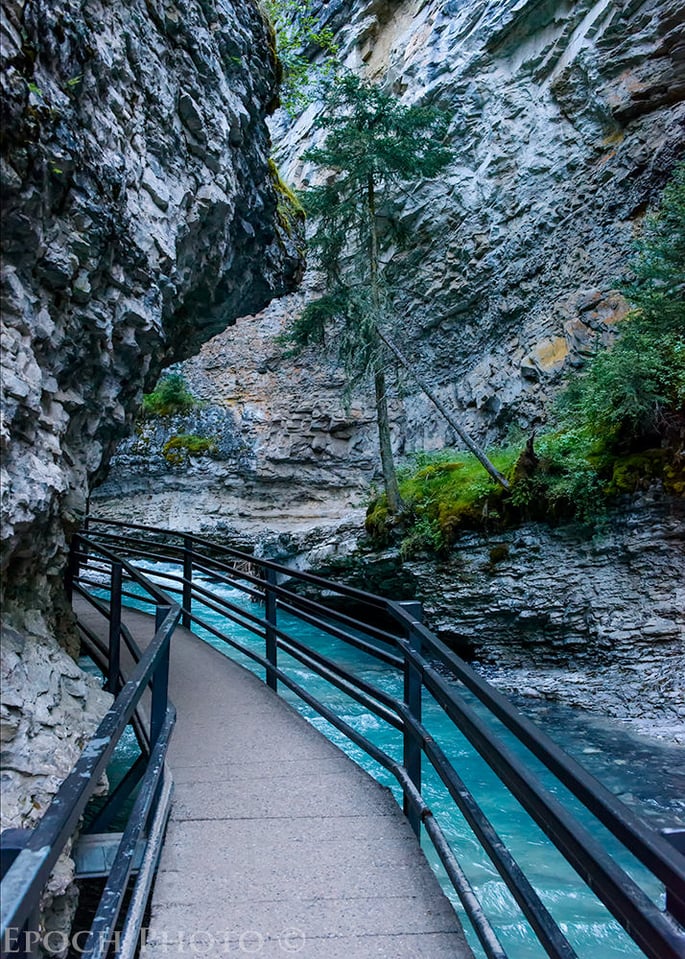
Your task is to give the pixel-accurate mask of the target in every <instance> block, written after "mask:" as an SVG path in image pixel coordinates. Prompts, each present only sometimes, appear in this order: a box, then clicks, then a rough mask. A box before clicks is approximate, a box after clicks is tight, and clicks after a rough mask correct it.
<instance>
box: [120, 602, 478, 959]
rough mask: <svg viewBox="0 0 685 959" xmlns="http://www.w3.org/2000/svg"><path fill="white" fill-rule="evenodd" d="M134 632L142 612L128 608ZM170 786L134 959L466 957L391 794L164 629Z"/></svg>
mask: <svg viewBox="0 0 685 959" xmlns="http://www.w3.org/2000/svg"><path fill="white" fill-rule="evenodd" d="M126 620H127V622H128V624H129V628H131V629H132V631H134V635H136V637H137V638H138V637H140V640H139V641H140V642H141V645H142V644H143V643H144V642H146V639H145V636H144V635H143V633H145V632H147V633H149V630H150V625H149V624H150V620H149V618H148V617H144V616H141V615H140V614H132V613H126ZM170 695H171V698H172V700H173V702H174V703H175V705H176V708H177V711H178V721H177V725H176V729H175V731H174V736H173V739H172V743H171V747H170V755H169V763H170V766H171V769H172V772H173V777H174V781H175V794H174V801H173V806H172V811H171V818H170V821H169V827H168V831H167V838H166V842H165V845H164V849H163V852H162V859H161V863H160V868H159V873H158V876H157V879H156V882H155V887H154V892H153V900H152V913H151V919H150V922H149V925H148V929H147V933H146V940H147V941H146V945H145V946H144V948H143V950H142V953H141V955H142V956H143V957H144V959H161V957H163V956H175V955H177V954H182V953H185V954H186V955H191V956H192V955H204V956H212V957H214V956H216V957H219V956H226V955H228V956H230V955H236V956H240V955H258V956H260V957H263V959H275V957H279V959H283V957H284V956H288V955H297V956H300V957H301V959H372V957H379V959H380V957H383V959H405V957H406V959H409V957H411V959H447V957H450V959H455V957H471V956H472V953H471V951H470V949H469V948H468V946H467V945H466V943H465V940H464V936H463V931H462V929H461V927H460V925H459V922H458V920H457V918H456V916H455V914H454V912H453V910H452V907H451V906H450V904H449V902H448V900H447V899H446V898H445V896H444V895H443V893H442V891H441V889H440V886H439V884H438V882H437V880H436V879H435V877H434V875H433V873H432V871H431V869H430V867H429V865H428V863H427V861H426V859H425V857H424V855H423V853H422V852H421V849H420V847H419V845H418V843H417V841H416V839H415V837H414V835H413V833H412V831H411V829H410V828H409V826H408V824H407V822H406V820H405V819H404V817H403V816H402V814H401V812H400V810H399V808H398V806H397V804H396V802H395V801H394V799H393V798H392V796H391V795H390V793H389V791H388V790H386V789H384V788H383V787H381V786H380V785H379V784H378V783H376V781H375V780H373V779H372V778H371V777H370V776H369V775H367V773H365V772H364V771H363V770H361V769H360V768H359V767H358V766H357V765H356V764H355V763H354V762H352V760H350V759H349V758H348V757H347V756H345V755H344V753H342V752H341V751H340V750H339V749H338V748H337V747H335V746H334V745H333V744H332V743H330V742H329V741H328V740H327V739H326V738H325V737H324V736H322V735H321V734H320V733H319V732H317V731H316V730H315V729H314V728H313V727H312V726H311V725H310V724H309V723H308V722H307V721H306V720H305V719H303V718H302V717H301V716H300V715H299V714H298V713H297V712H296V711H295V710H294V709H293V708H292V707H290V706H289V705H288V704H287V703H285V702H284V701H283V700H281V699H279V697H278V696H276V695H274V694H273V693H272V692H271V691H270V690H269V689H267V687H266V686H265V685H264V684H263V683H261V682H260V681H259V680H258V679H257V678H256V677H255V676H253V675H252V674H251V673H249V672H248V671H247V670H245V669H243V668H242V667H240V666H238V665H236V664H235V663H233V662H231V661H230V660H229V659H227V658H226V657H225V656H223V655H221V654H220V653H219V652H217V651H216V650H214V649H212V648H211V647H210V646H208V645H207V644H206V643H204V642H202V641H201V640H200V639H198V638H197V637H196V636H194V635H193V634H192V633H189V632H188V631H187V630H184V629H181V628H180V627H179V628H178V629H177V631H176V633H175V635H174V638H173V641H172V656H171V679H170Z"/></svg>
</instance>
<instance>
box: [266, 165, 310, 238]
mask: <svg viewBox="0 0 685 959" xmlns="http://www.w3.org/2000/svg"><path fill="white" fill-rule="evenodd" d="M269 173H270V174H271V179H272V181H273V184H274V186H275V187H276V195H277V197H278V206H277V207H276V215H277V216H278V221H279V223H280V224H281V226H282V228H283V229H284V230H285V232H286V233H287V234H288V236H292V235H293V234H294V233H298V232H300V231H301V230H302V227H303V224H304V219H305V214H304V207H303V206H302V204H301V203H300V201H299V200H298V198H297V196H296V195H295V193H294V192H293V191H292V190H291V189H290V187H289V186H288V184H287V183H286V182H285V180H283V178H282V177H281V174H280V171H279V169H278V166H277V165H276V162H275V161H274V160H271V159H270V160H269Z"/></svg>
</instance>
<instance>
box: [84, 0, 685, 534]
mask: <svg viewBox="0 0 685 959" xmlns="http://www.w3.org/2000/svg"><path fill="white" fill-rule="evenodd" d="M311 6H312V9H313V10H314V12H315V13H318V16H319V17H320V24H321V25H322V26H323V25H325V26H329V27H330V28H331V29H333V31H334V33H335V36H336V41H337V42H338V43H339V45H340V50H341V57H342V58H343V59H344V60H345V62H346V63H347V64H348V66H350V67H351V68H352V69H354V70H357V71H359V72H361V73H363V74H364V75H366V76H368V77H371V78H373V79H376V80H381V81H385V82H386V83H388V84H390V86H391V88H392V89H393V90H394V91H395V92H396V93H397V94H398V95H399V96H400V97H401V99H402V102H404V103H406V104H414V103H421V104H431V105H433V106H436V107H439V108H441V109H443V110H444V111H446V112H447V114H448V115H449V116H450V117H451V127H450V134H449V140H450V144H451V147H452V148H453V151H454V161H453V162H452V164H451V166H450V167H449V168H448V170H447V171H446V172H445V173H444V174H443V175H441V176H440V178H439V179H436V180H435V181H433V182H427V183H420V184H409V185H408V189H406V190H405V191H403V192H402V193H399V194H398V195H397V196H395V197H394V198H393V199H392V200H391V201H388V202H385V203H384V204H383V205H382V208H381V212H382V214H383V217H384V222H386V223H388V224H390V222H392V223H394V225H396V226H400V227H404V228H405V229H406V230H407V231H408V233H409V236H410V241H409V243H408V244H407V246H406V247H405V248H402V249H400V248H396V247H394V246H393V245H392V242H391V240H390V238H389V237H390V234H389V233H388V235H387V236H386V246H385V250H384V253H383V257H384V259H386V260H388V262H389V266H388V268H387V269H388V273H389V275H390V277H391V278H394V280H395V281H396V282H397V284H398V285H399V287H400V288H401V289H402V291H403V292H402V299H401V304H400V311H399V316H398V318H397V321H396V324H395V330H394V333H395V336H396V337H397V339H398V341H399V342H401V343H403V344H404V348H405V352H406V353H408V354H409V355H410V356H411V358H412V359H413V361H414V362H415V363H416V364H417V368H418V369H419V371H420V372H421V374H422V375H423V376H424V378H425V379H426V380H428V382H429V383H430V385H431V386H432V387H433V389H434V390H435V391H436V392H437V394H438V395H439V396H440V398H441V399H442V400H443V401H444V402H445V403H446V404H447V405H448V406H450V407H451V408H453V409H454V411H455V412H456V413H458V415H459V416H460V418H461V420H462V421H463V422H464V424H465V425H466V426H467V427H468V428H469V429H470V430H471V431H472V433H473V435H474V436H476V437H477V438H479V439H480V440H481V441H483V442H490V441H497V440H501V439H502V438H503V437H504V436H506V434H507V432H508V431H509V430H510V429H511V428H512V427H514V428H516V429H521V430H524V431H530V430H531V429H532V428H535V427H536V426H538V425H539V424H540V423H541V422H543V421H544V417H545V407H546V404H547V402H548V400H549V398H550V396H551V395H553V394H554V393H555V391H556V390H557V389H558V387H559V385H560V383H561V380H562V378H563V376H564V374H565V373H566V372H567V371H568V370H572V369H574V368H576V367H577V366H578V365H579V364H581V363H582V362H583V359H584V358H585V357H587V356H588V355H590V354H591V353H592V352H593V351H594V349H595V348H596V346H597V344H599V343H600V342H606V341H607V340H608V339H610V338H611V337H612V335H613V330H614V329H615V324H616V322H617V321H620V319H621V318H622V317H623V316H624V315H625V312H626V309H627V306H626V303H625V301H624V299H623V298H622V297H621V296H620V294H618V293H617V292H616V285H617V283H619V282H620V281H621V280H622V279H624V278H625V276H626V272H627V269H628V264H629V259H630V255H631V246H632V243H633V240H634V238H635V235H636V233H637V232H639V229H640V223H641V220H642V217H643V215H644V213H645V210H646V209H647V207H648V205H649V204H650V203H653V202H654V201H656V199H657V198H658V196H659V193H660V190H661V188H662V187H663V185H664V183H665V182H666V181H667V179H668V177H669V175H670V173H671V171H672V170H673V167H674V165H675V163H676V162H677V160H678V158H679V157H681V156H682V155H683V149H684V146H685V102H684V96H685V27H684V24H683V15H682V9H681V4H680V3H679V2H677V0H626V2H622V3H616V2H608V0H577V2H567V0H545V2H540V0H526V2H518V0H517V2H514V0H496V2H491V0H487V2H486V0H476V2H473V0H470V2H468V3H462V2H458V0H453V2H450V3H444V2H437V0H427V2H426V0H395V2H389V0H373V2H369V0H335V2H333V0H329V2H326V3H324V2H321V3H318V4H317V3H313V4H312V5H311ZM320 110H321V104H320V103H316V102H315V103H313V104H312V105H311V106H309V107H308V108H307V109H306V110H305V111H304V112H303V113H302V115H300V116H299V117H297V118H295V119H291V118H289V117H287V116H286V115H285V114H284V113H283V112H282V111H281V112H279V113H278V114H276V117H275V120H274V140H275V142H276V145H277V156H278V160H279V164H280V167H281V172H282V174H283V176H284V177H285V179H286V180H287V181H289V182H291V183H292V184H294V185H295V186H297V187H300V186H303V185H306V184H307V183H309V182H312V178H313V177H314V176H315V175H316V174H315V171H313V170H312V168H311V166H309V165H307V164H306V163H304V162H303V161H302V159H301V155H302V152H303V150H304V149H305V148H306V147H307V146H309V145H311V143H312V142H313V140H315V139H316V136H317V135H318V134H317V131H315V130H314V129H313V124H314V121H315V119H316V117H317V115H318V113H319V111H320ZM312 288H314V290H315V288H316V277H315V276H313V275H308V276H307V277H306V279H305V287H304V289H305V293H304V294H300V295H297V296H294V297H291V298H288V299H286V300H282V301H279V302H278V303H276V304H274V305H273V306H272V307H270V308H269V309H268V310H267V311H266V313H264V314H262V315H261V317H260V318H259V322H258V323H253V322H247V321H245V322H239V323H238V324H237V325H236V326H235V327H233V328H231V329H230V330H228V331H227V332H226V333H224V334H222V335H221V336H219V337H216V338H215V339H213V340H212V341H210V342H209V343H208V344H207V345H206V346H205V347H204V348H203V350H202V352H201V353H200V355H199V356H198V357H197V358H196V359H193V360H191V361H190V362H189V363H187V364H185V366H184V372H185V375H186V376H187V378H188V380H189V382H190V384H191V386H192V388H193V390H194V391H195V392H196V394H197V395H198V396H199V397H200V398H201V399H202V400H203V401H205V402H207V403H209V404H216V405H217V406H218V407H219V408H222V407H227V408H229V409H230V411H231V414H232V417H233V419H234V421H235V423H236V426H237V429H238V431H239V433H240V435H241V437H242V440H243V442H244V444H245V447H246V449H249V450H250V457H249V462H248V460H246V461H245V463H246V468H245V469H243V470H242V471H241V473H240V476H241V479H242V480H244V481H245V480H247V481H249V484H250V485H249V497H246V499H245V502H243V503H237V505H236V510H237V511H238V512H240V511H242V512H243V513H248V514H249V513H250V511H251V509H252V506H251V504H252V503H255V493H257V494H258V492H259V489H260V488H261V489H263V490H264V496H265V499H266V500H272V499H273V498H274V495H275V490H277V491H279V492H280V494H283V495H284V496H292V495H294V493H293V486H297V487H298V488H299V489H300V490H301V491H302V496H303V497H304V498H305V499H306V497H307V495H308V494H310V495H311V497H312V504H311V509H310V514H311V516H310V519H311V521H312V522H315V520H316V516H317V513H323V514H328V513H330V512H334V511H335V510H336V509H338V510H341V509H343V507H344V509H348V508H350V506H352V505H353V504H354V502H355V501H358V500H359V492H360V490H368V486H369V483H371V482H372V481H373V480H374V478H375V477H377V475H378V454H377V440H376V435H375V425H374V418H373V402H372V395H371V390H369V391H366V390H364V389H363V388H362V389H356V390H355V391H354V392H353V395H352V400H351V402H350V403H349V405H347V406H346V405H345V403H344V402H343V387H344V385H345V383H344V376H343V373H342V371H341V370H340V369H339V368H338V367H337V366H336V363H335V344H334V343H332V344H331V348H330V349H329V351H325V350H324V351H322V350H320V349H316V350H309V351H305V352H304V353H303V354H301V355H300V356H299V357H296V358H294V359H293V358H292V357H290V356H288V355H287V350H286V348H285V347H284V345H283V344H282V342H281V341H280V340H279V334H280V333H282V331H283V329H284V328H286V327H287V324H288V321H289V320H290V319H292V317H293V315H295V314H296V313H297V312H298V311H299V310H300V309H301V307H302V303H303V298H304V296H306V295H308V294H307V291H308V290H310V291H311V289H312ZM227 356H236V357H239V358H240V361H239V362H238V363H236V364H227V363H226V361H225V358H226V357H227ZM391 379H392V378H391ZM390 402H391V415H392V418H393V423H394V427H393V432H394V444H395V448H396V450H397V451H398V452H399V453H400V454H401V453H410V452H412V451H415V450H430V449H436V448H442V447H443V446H445V445H450V444H452V443H454V441H455V437H454V435H453V434H452V431H451V430H450V428H449V427H448V426H447V424H446V423H445V422H444V421H443V420H442V418H441V417H440V415H439V414H438V413H437V412H436V411H435V410H434V408H433V407H432V406H431V405H430V404H429V403H428V401H427V400H426V399H425V397H423V395H422V394H421V393H420V392H418V391H417V390H416V387H415V386H414V385H413V383H412V382H411V381H410V380H408V379H406V378H403V377H402V376H398V377H397V379H396V381H395V382H393V383H392V396H391V397H390ZM134 472H135V471H134ZM253 480H254V481H256V485H255V483H253V482H252V481H253ZM117 483H118V484H119V485H118V487H117V493H120V492H122V491H123V489H124V488H125V483H126V477H125V476H124V475H122V474H119V475H118V477H117ZM122 484H123V486H122ZM224 485H225V484H224V481H223V479H220V480H218V481H217V482H216V483H213V481H209V480H208V481H207V483H206V484H205V485H204V487H203V488H204V489H205V490H206V496H207V500H208V502H209V501H210V500H212V501H213V504H214V506H216V505H217V504H218V503H220V501H221V499H222V496H223V495H224ZM177 486H178V487H179V490H180V484H178V483H177ZM102 496H103V498H104V500H107V499H108V498H110V494H109V493H108V492H107V490H106V489H105V490H103V493H102ZM213 508H214V507H213V506H212V507H211V508H210V512H211V509H213ZM231 509H232V506H231ZM267 512H268V511H267ZM271 512H272V514H273V519H274V522H278V516H277V515H276V513H277V511H276V510H272V511H271Z"/></svg>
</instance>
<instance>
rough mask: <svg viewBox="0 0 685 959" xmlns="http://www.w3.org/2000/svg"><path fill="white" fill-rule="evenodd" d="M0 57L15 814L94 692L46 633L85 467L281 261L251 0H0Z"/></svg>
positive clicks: (267, 62) (292, 272)
mask: <svg viewBox="0 0 685 959" xmlns="http://www.w3.org/2000/svg"><path fill="white" fill-rule="evenodd" d="M0 74H1V76H0V81H1V84H2V118H1V119H2V130H3V137H2V158H1V161H2V162H1V165H0V174H1V179H2V188H3V201H2V202H3V211H2V212H3V218H2V219H3V224H2V225H3V229H2V273H1V277H2V290H1V297H2V302H1V305H2V327H3V328H2V337H3V354H2V415H3V419H2V428H1V430H0V442H1V444H2V456H3V467H2V521H3V527H2V574H3V576H2V579H3V600H4V604H5V605H4V621H5V623H6V625H7V627H8V629H9V630H10V632H9V633H8V635H9V637H10V640H9V642H8V647H7V650H6V656H7V657H8V659H7V661H6V662H4V665H3V669H5V670H6V671H7V677H8V680H9V690H10V696H11V699H12V702H11V703H9V704H8V705H7V707H6V709H7V711H6V712H5V713H3V715H2V727H1V729H2V738H3V759H4V766H5V769H6V770H7V771H6V773H5V776H6V777H7V778H6V781H5V782H4V784H3V785H4V787H7V788H6V789H5V788H4V789H3V801H4V812H5V813H6V816H7V819H6V820H3V824H4V825H10V824H11V825H19V824H21V823H29V824H31V823H32V822H33V821H35V817H36V816H37V815H38V814H39V812H40V810H42V809H44V808H45V806H46V805H47V803H48V801H49V798H50V795H52V794H53V793H54V791H55V789H56V788H57V787H58V785H59V783H60V781H61V780H62V778H63V777H64V775H65V772H66V771H67V770H68V768H69V767H70V765H71V764H72V763H73V761H74V759H75V757H76V755H77V754H78V749H79V748H80V746H81V745H83V742H84V737H87V735H88V734H89V732H90V731H91V730H92V728H93V724H94V722H95V719H96V717H97V716H98V715H100V714H101V713H102V712H103V710H104V709H105V707H106V699H104V698H103V697H102V695H101V694H99V695H98V694H97V690H96V689H94V688H93V685H92V683H89V682H88V681H87V680H86V679H84V678H83V677H82V676H81V674H80V671H79V670H78V669H77V668H76V666H75V665H74V664H73V661H72V660H71V659H70V658H69V656H68V655H67V654H66V653H64V652H63V651H62V650H61V649H60V647H59V645H58V642H59V643H61V644H62V645H63V646H69V647H71V648H72V651H73V647H74V645H77V643H76V644H75V642H74V641H75V634H74V630H73V623H71V622H70V619H69V614H68V611H67V609H66V605H65V601H64V595H63V588H62V582H61V579H62V573H63V567H64V561H65V547H66V544H67V541H68V538H69V536H70V535H71V532H72V531H73V530H74V529H75V528H76V527H77V526H78V524H79V523H80V521H81V520H82V518H83V515H84V512H85V504H86V498H87V494H88V487H89V483H90V482H91V481H92V480H93V479H94V478H95V477H96V476H97V475H98V474H99V473H100V472H101V471H102V469H103V466H104V464H105V463H106V461H107V459H108V457H109V455H110V453H111V451H112V450H113V448H114V446H115V444H116V442H117V440H118V439H119V438H120V437H121V436H122V435H124V434H125V433H126V431H127V430H128V429H129V428H130V424H131V419H132V416H133V414H134V412H135V410H136V409H137V407H138V405H139V402H140V398H141V394H142V391H143V389H146V388H147V389H150V388H151V387H152V385H153V384H154V383H155V381H156V379H157V377H158V375H159V371H160V370H161V368H162V367H163V366H166V365H168V364H169V363H171V362H173V361H174V360H178V359H180V358H182V357H186V356H188V355H190V354H191V353H192V352H193V351H196V350H197V349H198V348H199V346H200V344H201V343H202V342H203V341H204V340H206V339H208V338H209V337H211V336H212V335H214V334H215V333H217V332H219V331H220V330H222V329H223V328H224V327H226V326H227V325H228V324H230V323H232V322H234V321H235V318H236V317H237V316H240V315H243V314H246V313H253V312H256V311H258V310H260V309H262V308H263V307H264V306H265V305H266V304H267V303H268V302H269V301H270V300H271V299H272V298H273V297H275V296H279V295H281V294H284V293H285V292H287V291H288V290H290V289H292V287H293V285H294V283H295V281H296V279H297V277H298V274H299V272H300V270H301V265H302V264H301V260H300V254H299V252H298V243H299V240H298V237H297V235H296V230H295V231H292V235H291V234H290V233H288V232H286V231H285V230H283V229H282V227H281V225H280V222H281V221H280V218H279V216H277V204H278V202H279V197H278V196H277V193H276V190H275V186H274V182H273V174H272V171H271V169H270V166H269V163H268V158H269V148H270V140H269V135H268V131H267V128H266V124H265V116H266V114H267V112H268V111H269V110H271V109H272V108H273V106H274V104H275V90H276V63H275V59H274V54H273V42H272V38H271V35H270V33H269V30H268V27H267V24H266V22H265V21H264V18H263V15H262V13H261V12H260V9H259V5H258V4H255V3H251V2H249V3H243V2H238V0H235V2H234V0H179V2H177V3H175V4H161V5H159V4H150V3H147V2H145V0H131V2H128V3H125V4H117V3H114V4H112V3H99V2H97V0H96V2H94V3H91V4H88V5H86V6H84V5H83V4H81V3H79V2H77V0H32V2H30V3H29V2H25V0H7V2H6V3H3V17H2V23H1V25H0ZM280 202H281V203H282V202H283V200H282V198H281V199H280ZM291 225H292V224H291ZM12 630H13V631H12Z"/></svg>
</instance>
